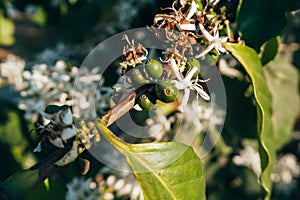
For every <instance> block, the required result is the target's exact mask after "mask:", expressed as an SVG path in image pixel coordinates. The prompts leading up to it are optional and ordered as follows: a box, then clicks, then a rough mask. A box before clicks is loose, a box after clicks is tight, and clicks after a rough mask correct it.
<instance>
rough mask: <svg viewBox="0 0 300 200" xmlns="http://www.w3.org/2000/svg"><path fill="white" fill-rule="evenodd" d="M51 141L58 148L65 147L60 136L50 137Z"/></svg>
mask: <svg viewBox="0 0 300 200" xmlns="http://www.w3.org/2000/svg"><path fill="white" fill-rule="evenodd" d="M49 141H50V142H51V143H52V144H53V145H54V146H56V147H58V148H64V147H65V146H64V145H63V142H62V139H61V138H59V137H56V138H55V139H53V140H52V139H51V138H49Z"/></svg>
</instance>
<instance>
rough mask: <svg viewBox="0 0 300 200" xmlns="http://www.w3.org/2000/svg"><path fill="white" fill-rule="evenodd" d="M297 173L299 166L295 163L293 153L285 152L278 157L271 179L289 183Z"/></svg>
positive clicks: (297, 175) (299, 170) (299, 169)
mask: <svg viewBox="0 0 300 200" xmlns="http://www.w3.org/2000/svg"><path fill="white" fill-rule="evenodd" d="M299 175H300V166H299V164H298V163H297V158H296V157H295V156H294V155H293V154H286V155H284V156H282V157H281V158H279V159H278V161H277V163H276V166H275V172H274V173H273V174H272V180H273V181H274V182H282V183H284V184H291V183H292V182H293V179H294V178H297V177H299Z"/></svg>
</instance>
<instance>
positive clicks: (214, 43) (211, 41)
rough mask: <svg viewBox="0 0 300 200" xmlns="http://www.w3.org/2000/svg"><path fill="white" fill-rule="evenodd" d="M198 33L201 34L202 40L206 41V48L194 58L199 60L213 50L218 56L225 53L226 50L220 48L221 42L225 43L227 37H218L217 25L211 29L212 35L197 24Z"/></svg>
mask: <svg viewBox="0 0 300 200" xmlns="http://www.w3.org/2000/svg"><path fill="white" fill-rule="evenodd" d="M199 28H200V31H201V32H202V34H203V36H204V38H205V39H206V40H207V41H208V47H207V48H206V49H205V50H204V51H203V52H202V53H200V54H198V55H196V56H195V57H196V58H201V57H203V56H205V55H206V54H208V53H209V52H210V51H211V50H213V49H215V50H216V51H217V52H218V54H220V52H221V53H226V52H227V51H226V49H225V48H224V47H223V46H222V43H223V42H226V41H227V37H219V31H218V24H217V25H216V26H215V27H214V29H213V32H214V33H213V35H211V34H209V32H208V31H207V30H206V29H205V28H204V26H203V25H202V24H201V23H200V24H199Z"/></svg>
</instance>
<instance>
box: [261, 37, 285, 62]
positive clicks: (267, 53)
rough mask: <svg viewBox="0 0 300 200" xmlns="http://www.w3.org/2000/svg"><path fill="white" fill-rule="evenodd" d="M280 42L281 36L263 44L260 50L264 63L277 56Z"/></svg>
mask: <svg viewBox="0 0 300 200" xmlns="http://www.w3.org/2000/svg"><path fill="white" fill-rule="evenodd" d="M279 43H280V38H279V37H274V38H272V39H270V40H269V41H267V42H266V43H265V44H264V45H263V47H262V50H261V51H260V52H261V53H260V60H261V64H262V65H266V64H267V63H268V62H270V61H271V60H273V59H274V58H275V56H276V55H277V52H278V48H279Z"/></svg>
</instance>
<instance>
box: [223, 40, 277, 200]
mask: <svg viewBox="0 0 300 200" xmlns="http://www.w3.org/2000/svg"><path fill="white" fill-rule="evenodd" d="M224 45H225V48H226V49H227V50H228V51H230V52H231V54H232V55H233V56H234V57H235V58H236V59H237V60H238V61H239V62H240V63H241V64H242V66H243V67H244V68H245V70H246V71H247V73H248V75H249V77H250V79H251V82H252V85H253V90H254V96H255V100H256V104H257V122H258V124H257V125H258V144H259V154H260V159H261V169H262V173H261V176H260V181H261V184H262V186H263V188H264V190H265V191H266V199H268V198H270V192H271V188H272V181H271V173H272V171H273V168H274V164H275V146H274V144H273V142H274V141H273V138H274V137H275V136H274V132H273V127H272V121H271V117H272V98H271V94H270V91H269V89H268V86H267V80H266V77H265V75H264V72H263V68H262V66H261V62H260V59H259V57H258V55H257V53H256V52H255V50H254V49H252V48H250V47H247V46H244V45H240V44H233V43H226V44H224Z"/></svg>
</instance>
